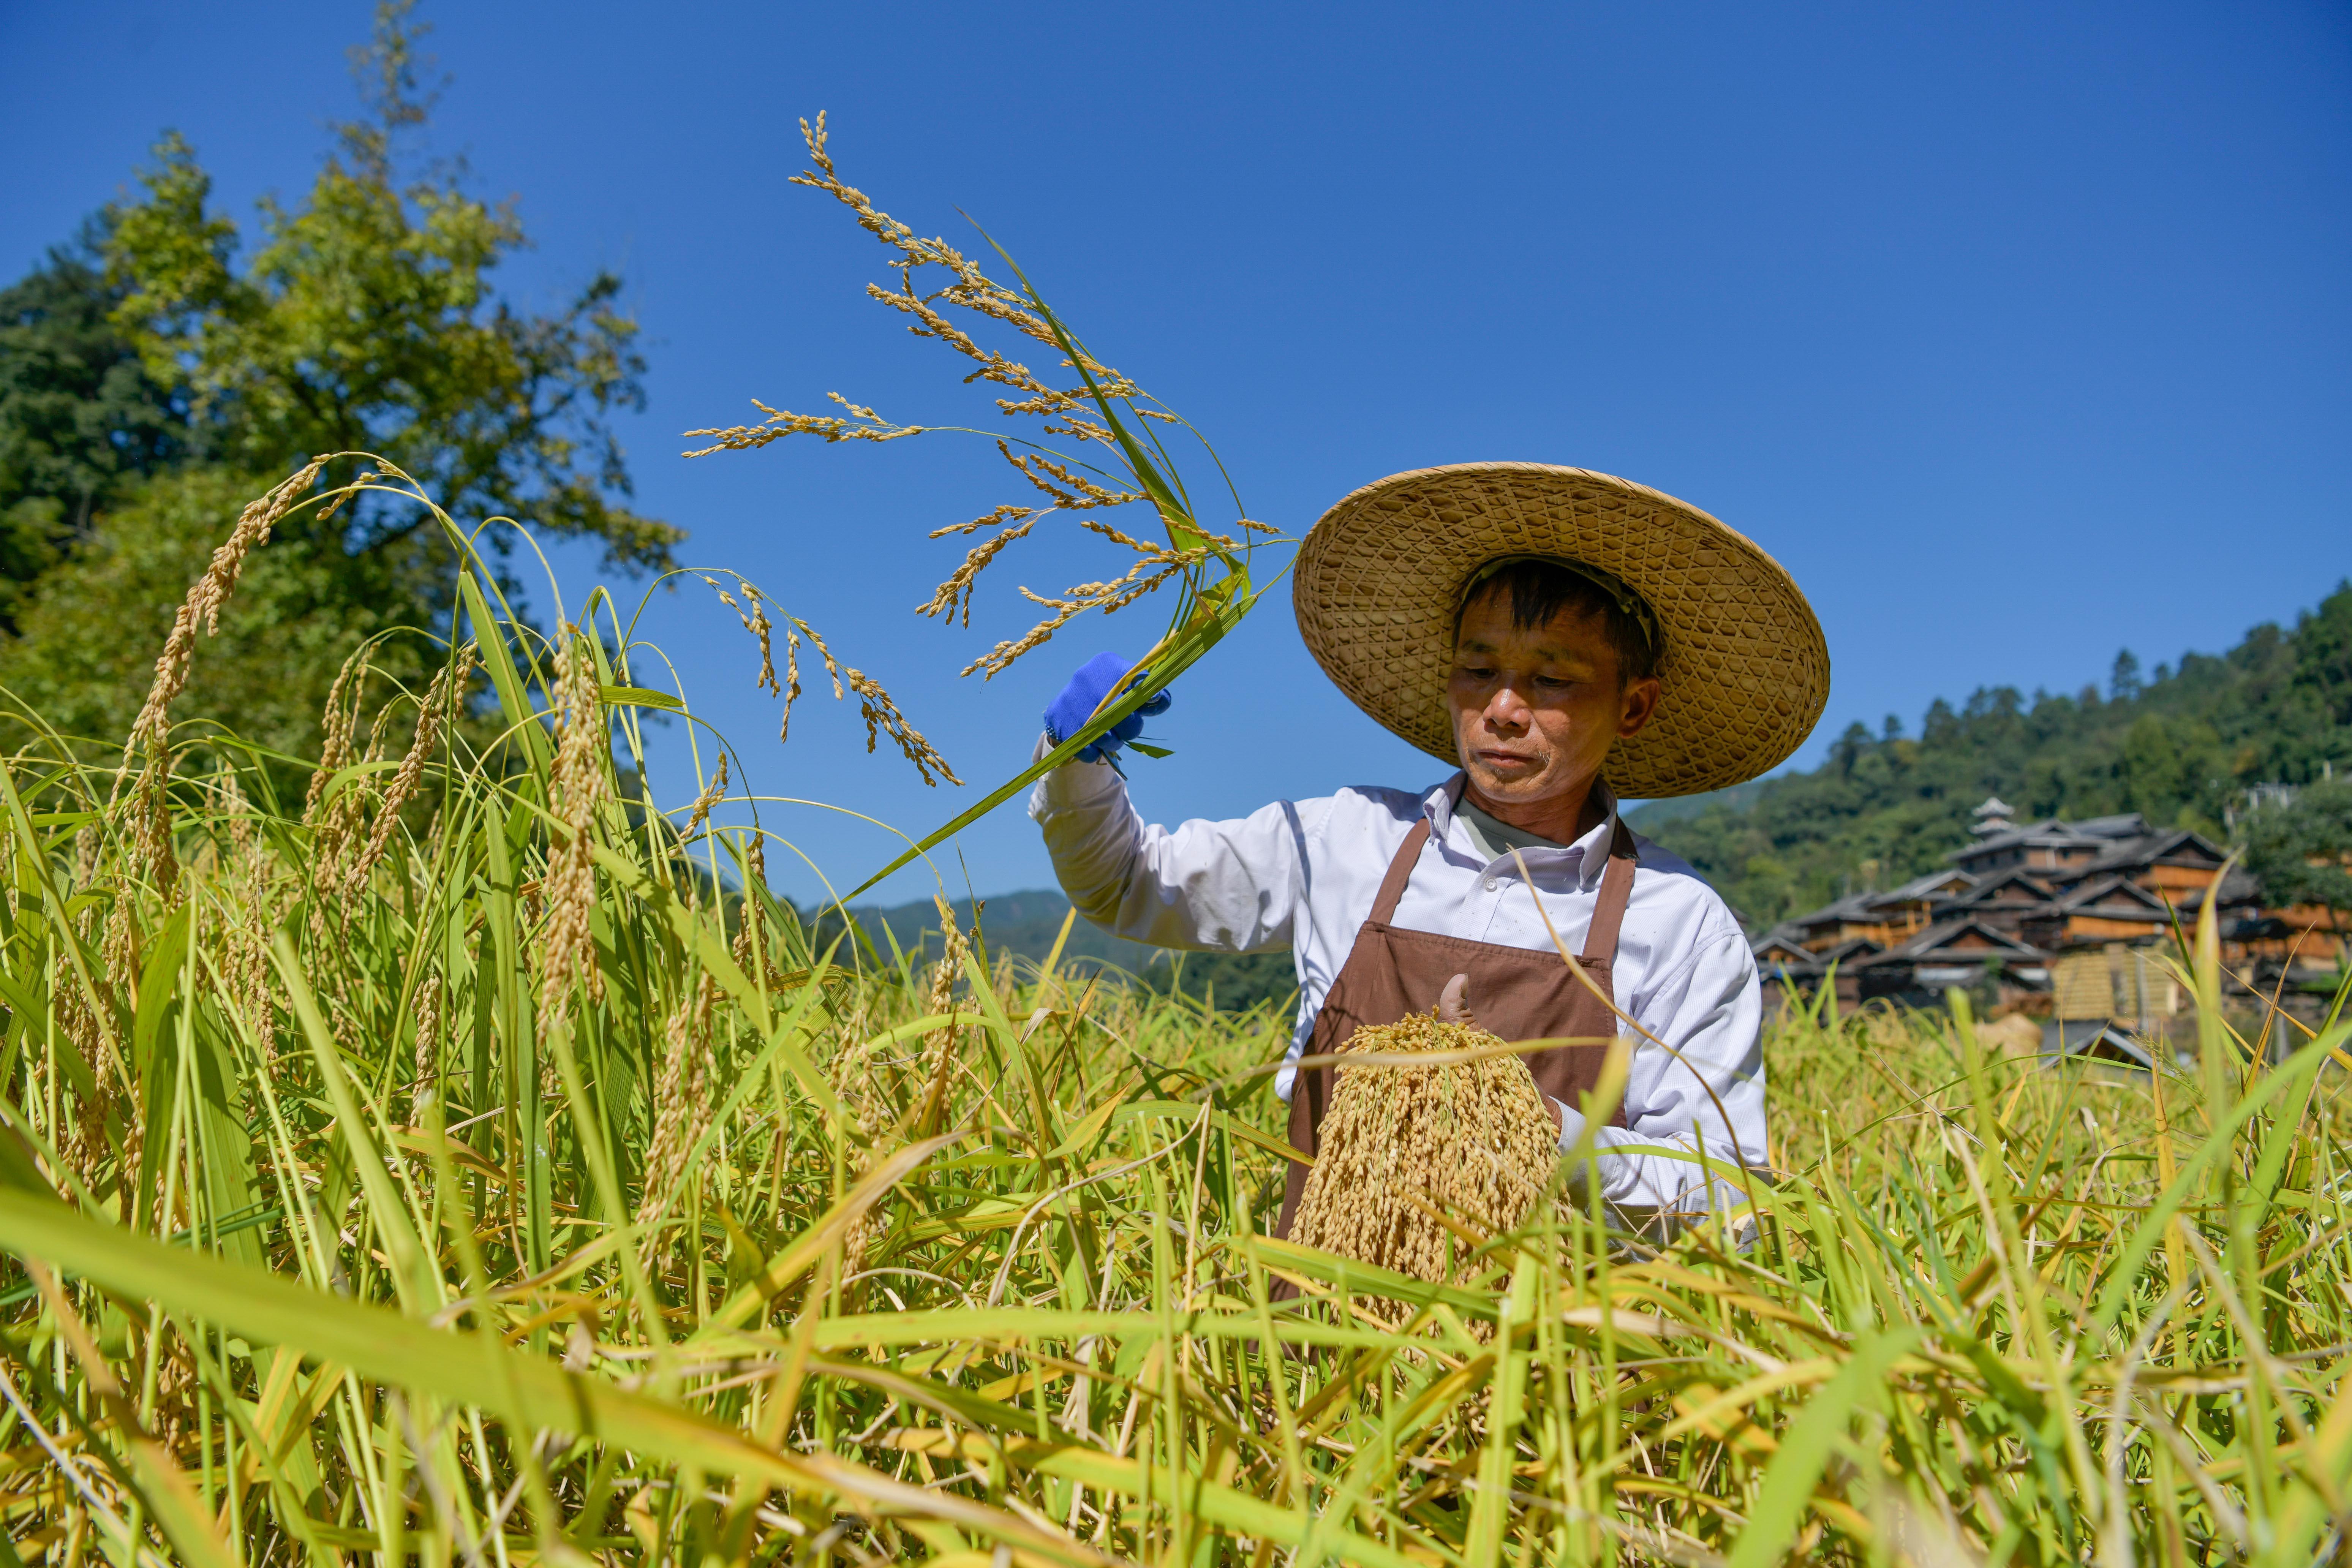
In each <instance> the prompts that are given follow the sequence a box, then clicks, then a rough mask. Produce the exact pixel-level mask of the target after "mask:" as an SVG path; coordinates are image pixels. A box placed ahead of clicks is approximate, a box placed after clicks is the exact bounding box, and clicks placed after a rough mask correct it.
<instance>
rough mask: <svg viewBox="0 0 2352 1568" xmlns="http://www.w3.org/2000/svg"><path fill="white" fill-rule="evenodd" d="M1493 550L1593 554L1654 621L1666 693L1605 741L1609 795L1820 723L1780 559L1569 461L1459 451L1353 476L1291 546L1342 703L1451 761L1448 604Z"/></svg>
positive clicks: (1313, 637)
mask: <svg viewBox="0 0 2352 1568" xmlns="http://www.w3.org/2000/svg"><path fill="white" fill-rule="evenodd" d="M1505 555H1549V556H1559V557H1564V558H1565V559H1567V560H1570V561H1576V562H1581V563H1585V564H1587V565H1590V566H1596V567H1599V568H1601V570H1603V571H1605V572H1608V573H1610V574H1613V575H1614V576H1616V577H1617V578H1618V579H1619V580H1620V581H1622V583H1623V584H1625V585H1626V586H1627V587H1629V588H1631V589H1632V590H1633V592H1634V593H1636V594H1638V595H1641V597H1642V598H1643V600H1644V601H1645V602H1646V603H1647V604H1648V605H1649V606H1650V608H1651V610H1652V611H1653V612H1654V614H1655V616H1656V617H1657V623H1658V629H1659V632H1660V634H1661V636H1662V640H1663V642H1664V648H1663V649H1662V652H1661V657H1660V659H1659V665H1658V674H1659V677H1660V683H1661V686H1662V688H1663V690H1662V693H1661V695H1660V698H1659V700H1658V709H1657V712H1656V713H1655V714H1654V716H1653V717H1652V718H1651V720H1650V722H1649V724H1648V726H1647V727H1646V728H1644V729H1643V731H1642V732H1641V733H1640V734H1638V735H1635V736H1633V738H1632V739H1630V740H1622V741H1620V742H1617V744H1616V746H1615V747H1614V748H1613V749H1612V751H1611V752H1610V753H1609V763H1608V768H1607V771H1606V772H1607V778H1608V782H1609V785H1610V787H1611V788H1612V789H1613V790H1615V791H1616V792H1617V793H1618V794H1619V795H1622V796H1625V797H1628V798H1631V799H1637V800H1648V799H1656V798H1659V797H1661V796H1664V795H1697V794H1699V793H1700V792H1702V791H1705V790H1711V789H1721V788H1723V787H1724V786H1726V785H1727V784H1738V783H1739V782H1740V781H1742V780H1744V779H1751V778H1754V777H1755V776H1756V775H1758V774H1759V773H1764V772H1766V771H1768V770H1769V769H1770V768H1771V767H1773V766H1774V765H1775V764H1776V763H1780V762H1781V761H1782V760H1783V759H1785V758H1786V757H1787V756H1788V755H1789V753H1790V752H1793V751H1795V750H1796V749H1797V747H1798V746H1799V745H1800V744H1801V743H1802V742H1803V741H1804V739H1805V736H1806V735H1807V734H1809V733H1811V731H1812V728H1813V724H1814V722H1815V721H1817V720H1819V719H1820V718H1821V716H1822V704H1823V703H1824V702H1826V701H1827V700H1829V689H1830V656H1829V648H1828V646H1827V645H1826V644H1825V643H1824V642H1823V641H1822V627H1821V623H1820V622H1819V621H1817V620H1815V619H1814V618H1813V611H1812V606H1811V605H1808V604H1806V603H1805V596H1804V595H1803V594H1801V593H1800V592H1798V590H1797V585H1796V584H1795V583H1793V582H1791V581H1790V578H1789V574H1787V573H1786V572H1784V571H1782V570H1781V569H1780V563H1778V562H1776V561H1774V560H1773V559H1772V558H1771V557H1770V556H1769V555H1767V554H1765V553H1764V552H1762V551H1761V550H1759V549H1758V548H1757V547H1756V546H1755V545H1754V544H1752V543H1750V542H1748V540H1746V539H1744V538H1742V537H1740V536H1739V535H1738V534H1737V533H1734V532H1733V531H1731V530H1729V529H1727V528H1726V527H1725V526H1724V525H1723V524H1721V523H1719V522H1717V521H1716V520H1715V519H1713V518H1711V517H1709V516H1707V515H1706V513H1705V512H1703V511H1701V510H1698V509H1697V508H1696V507H1694V506H1687V505H1685V504H1684V503H1683V502H1681V501H1678V500H1675V498H1674V497H1672V496H1670V495H1664V494H1662V493H1660V492H1659V491H1657V490H1654V489H1650V488H1649V487H1648V486H1646V485H1637V484H1634V483H1633V482H1632V481H1631V480H1628V479H1613V478H1612V477H1611V476H1609V475H1607V474H1595V473H1590V472H1587V471H1586V470H1585V469H1582V468H1554V467H1552V466H1551V465H1549V464H1546V463H1456V464H1454V465H1452V466H1451V467H1448V468H1417V469H1414V470H1413V471H1412V472H1411V473H1403V474H1391V476H1389V477H1388V478H1387V479H1381V480H1380V481H1378V482H1377V483H1374V484H1370V485H1366V486H1365V487H1364V488H1363V489H1360V490H1358V491H1357V492H1356V493H1355V494H1353V495H1351V496H1349V497H1348V498H1347V499H1346V500H1342V501H1341V502H1340V503H1339V505H1337V506H1335V507H1333V508H1332V509H1331V510H1329V511H1327V512H1325V513H1324V514H1323V517H1322V520H1321V521H1318V523H1316V525H1315V527H1314V529H1313V531H1310V532H1309V533H1308V534H1307V542H1306V543H1305V544H1303V545H1302V546H1301V547H1300V548H1299V552H1298V563H1297V568H1296V570H1295V575H1294V582H1293V586H1292V591H1291V599H1292V603H1293V605H1295V607H1296V608H1297V612H1298V630H1299V632H1300V634H1301V635H1302V636H1304V637H1306V639H1307V647H1308V648H1309V649H1310V650H1311V651H1312V652H1313V653H1314V655H1315V658H1316V661H1317V662H1318V663H1319V664H1321V665H1322V667H1323V670H1324V673H1325V674H1327V675H1328V676H1330V678H1331V679H1333V680H1334V681H1336V682H1337V683H1338V684H1339V689H1340V690H1342V691H1344V692H1346V693H1347V694H1348V696H1349V699H1350V700H1353V701H1354V702H1355V704H1356V706H1357V707H1359V708H1361V709H1362V710H1364V711H1365V712H1367V713H1369V714H1370V715H1371V716H1372V717H1373V718H1375V719H1377V720H1379V721H1381V724H1383V725H1385V726H1386V727H1387V728H1388V729H1390V730H1391V731H1394V732H1395V733H1396V734H1398V735H1401V736H1402V737H1403V738H1404V739H1405V740H1408V741H1410V742H1412V743H1413V744H1414V745H1416V746H1419V747H1420V748H1421V749H1422V750H1423V751H1424V752H1429V753H1430V754H1431V755H1432V756H1434V757H1439V758H1442V759H1444V761H1445V762H1447V763H1454V764H1456V765H1458V764H1459V763H1460V757H1459V756H1458V754H1457V753H1456V752H1455V750H1454V724H1453V720H1452V718H1451V717H1450V716H1449V715H1448V713H1447V711H1446V707H1445V681H1446V676H1447V673H1448V672H1449V670H1450V669H1451V668H1452V663H1453V652H1454V649H1453V639H1454V611H1455V610H1456V609H1457V608H1458V607H1459V606H1460V605H1461V602H1462V595H1463V591H1464V589H1465V587H1466V586H1467V585H1468V584H1469V583H1470V580H1471V578H1472V576H1473V575H1474V574H1475V573H1476V572H1477V570H1478V569H1479V568H1480V567H1481V566H1483V565H1485V564H1486V563H1488V562H1491V561H1493V560H1494V559H1495V558H1496V557H1497V556H1505Z"/></svg>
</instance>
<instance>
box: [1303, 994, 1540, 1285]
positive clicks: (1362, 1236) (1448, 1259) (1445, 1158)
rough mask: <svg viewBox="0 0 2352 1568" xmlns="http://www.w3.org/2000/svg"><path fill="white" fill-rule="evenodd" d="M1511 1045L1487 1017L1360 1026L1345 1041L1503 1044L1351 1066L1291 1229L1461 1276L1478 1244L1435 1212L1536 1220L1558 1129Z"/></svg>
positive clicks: (1375, 1257) (1508, 1221)
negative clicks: (1462, 1054) (1400, 1063)
mask: <svg viewBox="0 0 2352 1568" xmlns="http://www.w3.org/2000/svg"><path fill="white" fill-rule="evenodd" d="M1502 1044H1503V1042H1502V1041H1501V1040H1499V1039H1497V1038H1496V1037H1494V1036H1493V1035H1490V1034H1488V1033H1487V1032H1486V1030H1484V1029H1481V1028H1478V1027H1476V1026H1474V1025H1470V1024H1451V1023H1441V1022H1439V1021H1438V1020H1437V1018H1436V1017H1434V1016H1432V1015H1429V1014H1423V1013H1415V1014H1412V1015H1411V1016H1407V1017H1406V1018H1405V1019H1403V1020H1402V1022H1400V1023H1395V1024H1391V1025H1387V1026H1383V1027H1380V1028H1370V1029H1359V1030H1358V1031H1357V1032H1356V1033H1355V1035H1354V1037H1351V1038H1350V1039H1349V1041H1348V1043H1347V1044H1346V1045H1344V1046H1342V1047H1340V1050H1341V1051H1342V1052H1344V1053H1347V1054H1349V1055H1368V1054H1370V1053H1374V1052H1378V1053H1380V1054H1381V1055H1422V1054H1425V1053H1428V1052H1433V1051H1460V1050H1465V1049H1475V1048H1476V1047H1495V1048H1497V1050H1498V1054H1496V1055H1493V1056H1486V1057H1478V1058H1474V1059H1472V1060H1469V1061H1450V1062H1444V1063H1442V1064H1439V1065H1436V1066H1432V1067H1380V1066H1364V1067H1345V1066H1343V1067H1341V1068H1339V1083H1338V1085H1337V1087H1336V1088H1335V1089H1333V1090H1332V1094H1331V1104H1330V1108H1329V1110H1328V1111H1326V1112H1325V1114H1324V1118H1323V1124H1322V1127H1321V1129H1320V1130H1319V1133H1318V1152H1317V1154H1316V1157H1315V1165H1314V1168H1313V1169H1312V1170H1311V1171H1309V1172H1308V1173H1307V1190H1306V1192H1305V1193H1304V1194H1302V1195H1301V1197H1300V1199H1299V1204H1298V1214H1297V1220H1296V1223H1294V1225H1293V1226H1292V1227H1291V1233H1290V1234H1291V1239H1292V1240H1294V1241H1297V1242H1300V1243H1302V1244H1304V1245H1306V1246H1308V1247H1319V1248H1321V1249H1322V1250H1324V1251H1326V1252H1334V1253H1338V1254H1339V1255H1341V1256H1342V1257H1347V1258H1360V1259H1361V1260H1362V1261H1364V1262H1366V1263H1373V1264H1378V1265H1380V1266H1381V1267H1382V1268H1393V1269H1395V1270H1396V1271H1398V1272H1399V1273H1401V1274H1410V1275H1412V1277H1413V1278H1414V1279H1427V1280H1432V1281H1434V1282H1437V1283H1441V1284H1449V1283H1459V1282H1460V1281H1461V1279H1462V1278H1463V1277H1464V1275H1465V1273H1466V1272H1467V1271H1466V1270H1465V1268H1464V1267H1463V1261H1462V1258H1463V1255H1464V1254H1465V1253H1466V1252H1468V1251H1469V1250H1470V1245H1469V1243H1468V1242H1467V1241H1465V1239H1464V1238H1463V1237H1460V1236H1458V1235H1455V1234H1454V1233H1453V1232H1451V1231H1449V1230H1448V1229H1447V1227H1446V1226H1444V1225H1442V1224H1440V1223H1439V1222H1438V1220H1437V1219H1436V1218H1435V1217H1434V1215H1446V1216H1448V1217H1449V1218H1451V1219H1453V1220H1454V1221H1455V1222H1456V1223H1457V1224H1459V1225H1461V1226H1464V1227H1465V1228H1466V1229H1469V1230H1471V1231H1474V1232H1475V1233H1477V1234H1478V1235H1480V1236H1494V1235H1497V1234H1499V1233H1501V1232H1503V1231H1507V1230H1511V1229H1514V1228H1516V1227H1517V1226H1519V1225H1521V1224H1524V1223H1525V1222H1526V1220H1527V1217H1528V1213H1529V1211H1530V1210H1531V1209H1532V1208H1533V1207H1534V1205H1535V1202H1536V1200H1537V1198H1538V1197H1539V1196H1540V1195H1541V1194H1542V1193H1543V1189H1544V1185H1545V1184H1546V1182H1548V1181H1549V1179H1550V1176H1551V1173H1552V1168H1553V1165H1554V1163H1556V1161H1557V1159H1558V1154H1559V1132H1558V1131H1557V1130H1556V1128H1555V1126H1554V1124H1553V1121H1552V1119H1551V1113H1550V1112H1549V1110H1546V1109H1545V1108H1544V1101H1543V1096H1542V1094H1541V1093H1540V1092H1538V1089H1536V1080H1535V1079H1534V1077H1533V1076H1532V1075H1530V1074H1529V1073H1528V1067H1527V1064H1526V1063H1525V1062H1523V1061H1521V1060H1520V1059H1519V1058H1517V1057H1516V1056H1511V1055H1506V1054H1500V1053H1499V1047H1501V1046H1502ZM1416 1199H1417V1200H1419V1201H1418V1202H1417V1203H1416V1202H1415V1201H1414V1200H1416ZM1432 1211H1434V1214H1433V1213H1432Z"/></svg>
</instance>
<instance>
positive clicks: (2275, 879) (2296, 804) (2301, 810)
mask: <svg viewBox="0 0 2352 1568" xmlns="http://www.w3.org/2000/svg"><path fill="white" fill-rule="evenodd" d="M2246 868H2247V869H2248V870H2250V871H2252V873H2253V874H2254V875H2255V876H2257V877H2259V878H2261V879H2262V883H2263V900H2264V901H2265V902H2267V903H2271V904H2273V905H2280V906H2285V905H2293V904H2318V905H2321V906H2324V907H2325V908H2326V909H2328V910H2332V911H2333V912H2334V914H2335V916H2336V921H2337V923H2338V924H2340V923H2341V922H2342V920H2343V917H2344V915H2345V913H2346V912H2347V910H2352V783H2347V781H2345V780H2343V779H2326V780H2322V781H2321V782H2320V783H2318V784H2307V785H2305V787H2304V788H2303V789H2302V790H2301V791H2300V792H2298V793H2297V794H2296V795H2295V798H2294V800H2293V801H2292V802H2291V803H2289V804H2287V805H2271V806H2264V807H2263V808H2262V809H2261V810H2258V811H2256V812H2254V813H2253V814H2252V815H2251V816H2248V817H2247V819H2246Z"/></svg>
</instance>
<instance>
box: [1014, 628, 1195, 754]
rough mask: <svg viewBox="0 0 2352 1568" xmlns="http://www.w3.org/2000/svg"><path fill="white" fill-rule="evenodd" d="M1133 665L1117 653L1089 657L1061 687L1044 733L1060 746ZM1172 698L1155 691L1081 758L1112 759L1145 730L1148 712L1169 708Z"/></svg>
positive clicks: (1047, 713)
mask: <svg viewBox="0 0 2352 1568" xmlns="http://www.w3.org/2000/svg"><path fill="white" fill-rule="evenodd" d="M1129 668H1131V667H1130V666H1129V664H1128V662H1127V660H1125V659H1123V658H1119V657H1118V655H1117V654H1115V653H1098V654H1097V655H1095V656H1094V658H1090V659H1088V660H1087V662H1086V664H1085V665H1084V666H1083V667H1081V668H1079V670H1078V672H1077V674H1076V675H1074V676H1072V677H1070V683H1069V684H1068V685H1067V686H1065V687H1064V688H1062V694H1061V695H1060V696H1059V697H1056V698H1055V699H1054V701H1053V704H1052V706H1050V707H1048V708H1047V709H1046V710H1045V733H1046V734H1047V735H1048V736H1050V737H1051V738H1052V740H1053V742H1054V744H1055V745H1057V746H1058V745H1060V744H1061V743H1062V741H1063V738H1064V737H1066V736H1069V735H1075V734H1076V733H1077V732H1078V731H1080V730H1082V729H1084V728H1085V727H1086V722H1087V720H1088V719H1091V718H1093V717H1094V711H1095V710H1096V709H1097V708H1099V707H1101V706H1102V700H1103V693H1105V692H1107V691H1108V690H1109V689H1111V688H1112V687H1114V686H1116V685H1118V679H1119V677H1120V676H1122V675H1125V674H1126V673H1127V672H1128V670H1129ZM1173 700H1174V699H1173V698H1171V696H1170V695H1169V694H1168V693H1167V692H1165V691H1160V692H1155V693H1153V695H1152V698H1151V700H1150V701H1149V702H1146V703H1145V704H1144V705H1143V706H1142V707H1140V708H1138V709H1137V710H1135V711H1134V712H1132V713H1130V714H1129V715H1128V716H1127V717H1126V718H1124V719H1121V720H1120V721H1118V723H1116V724H1113V725H1112V726H1111V727H1110V732H1109V733H1108V734H1107V735H1104V736H1103V737H1102V738H1101V739H1099V740H1097V741H1096V742H1094V743H1093V744H1092V745H1090V746H1088V747H1087V749H1086V750H1085V751H1083V752H1079V753H1078V760H1079V761H1080V762H1082V763H1108V762H1111V761H1112V760H1113V758H1115V757H1116V756H1117V755H1118V749H1119V748H1120V747H1121V746H1124V745H1126V744H1127V743H1128V742H1129V741H1132V740H1134V739H1135V738H1136V737H1137V736H1138V735H1140V734H1142V733H1143V720H1144V716H1145V715H1147V714H1149V715H1150V716H1152V717H1153V718H1157V717H1159V716H1160V714H1162V713H1165V712H1167V711H1168V705H1169V703H1170V702H1171V701H1173Z"/></svg>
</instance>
